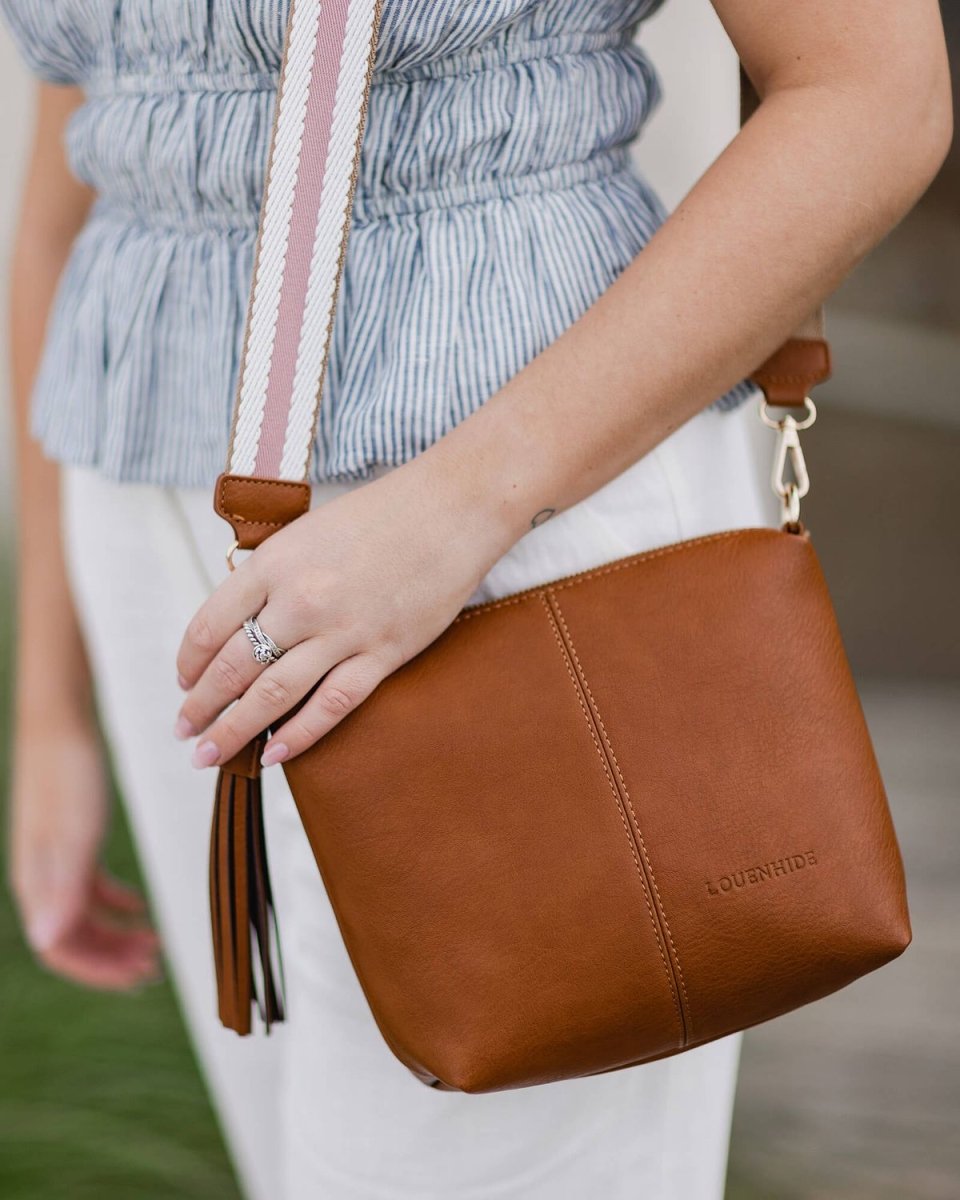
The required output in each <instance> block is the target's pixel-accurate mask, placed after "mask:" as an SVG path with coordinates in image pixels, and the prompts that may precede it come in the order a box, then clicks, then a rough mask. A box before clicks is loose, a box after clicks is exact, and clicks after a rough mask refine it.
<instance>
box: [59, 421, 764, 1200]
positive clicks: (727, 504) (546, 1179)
mask: <svg viewBox="0 0 960 1200" xmlns="http://www.w3.org/2000/svg"><path fill="white" fill-rule="evenodd" d="M756 421H757V417H756V413H755V410H754V408H753V406H752V405H746V406H744V408H742V409H740V410H738V411H737V412H734V413H728V414H720V413H716V412H709V411H708V412H704V413H702V414H700V415H699V416H697V417H695V418H694V419H693V420H692V421H690V422H689V423H688V424H687V425H685V426H684V427H683V428H681V429H680V430H678V431H677V432H676V433H675V434H673V435H672V436H671V437H670V438H669V439H668V440H667V441H666V442H665V443H663V444H662V445H661V446H660V447H658V448H657V449H656V450H654V451H653V452H652V453H651V454H649V455H647V456H646V457H645V458H644V459H642V460H641V461H640V462H639V463H637V464H636V465H635V466H633V467H632V468H630V469H629V470H628V471H626V472H625V473H624V474H623V475H621V476H620V477H618V478H617V479H615V480H614V481H613V482H612V483H610V484H609V485H607V486H606V487H604V488H602V489H601V490H600V491H599V492H597V493H596V494H594V495H593V496H591V497H590V498H589V499H587V500H585V501H583V502H582V503H580V504H578V505H576V506H575V507H574V508H572V509H570V510H568V511H566V512H564V513H561V514H560V515H558V516H557V517H555V518H554V519H553V520H551V521H549V522H547V523H546V524H545V525H543V526H541V527H540V528H538V529H536V530H534V531H532V532H530V533H529V534H527V535H526V537H524V538H523V539H522V540H521V541H520V542H519V543H518V544H517V545H516V547H515V548H514V549H512V550H511V551H510V552H509V553H508V554H507V555H506V556H505V557H504V558H503V559H502V560H501V561H500V562H499V563H497V565H496V566H495V567H494V568H493V570H492V571H491V572H490V574H489V576H488V577H487V578H486V579H485V580H484V583H483V585H482V587H481V589H480V592H479V593H478V595H477V597H476V599H487V598H493V597H498V596H500V595H503V594H505V593H508V592H511V591H515V590H518V589H521V588H525V587H528V586H530V585H532V584H535V583H538V582H543V581H546V580H548V579H550V578H555V577H557V576H561V575H565V574H568V573H571V572H574V571H579V570H582V569H586V568H589V567H593V566H595V565H598V564H600V563H603V562H606V561H609V560H611V559H615V558H618V557H621V556H623V555H627V554H631V553H634V552H637V551H640V550H646V549H648V548H650V547H652V546H655V545H660V544H665V543H668V542H672V541H676V540H680V539H683V538H687V537H693V536H696V535H699V534H704V533H708V532H712V531H715V530H720V529H725V528H732V527H735V526H744V525H756V524H766V523H768V522H769V518H770V513H769V505H768V504H767V503H766V502H765V500H764V490H765V486H764V484H763V482H762V479H763V475H764V474H765V472H764V470H763V468H762V466H761V465H760V463H759V462H758V443H757V440H756V437H755V436H754V433H753V428H754V423H755V422H756ZM64 475H65V479H64V521H65V530H66V542H67V546H68V557H69V566H70V572H71V580H72V586H73V588H74V591H75V596H76V600H77V603H78V608H79V611H80V614H81V620H82V622H83V626H84V629H85V634H86V637H87V640H88V643H89V650H90V654H91V660H92V663H93V667H94V672H95V676H96V680H97V686H98V695H99V702H100V707H101V714H102V718H103V722H104V726H105V730H106V734H107V738H108V741H109V743H110V745H111V748H112V752H113V755H114V760H115V766H116V769H117V773H118V777H119V780H120V784H121V788H122V790H123V793H124V796H125V801H126V805H127V808H128V812H129V818H130V822H131V825H132V828H133V833H134V837H135V839H136V843H137V846H138V849H139V854H140V859H141V862H142V865H143V869H144V872H145V875H146V879H147V883H148V886H149V890H150V894H151V896H152V900H153V906H154V913H155V916H156V919H157V922H158V924H159V926H160V930H161V933H162V935H163V938H164V944H165V947H166V953H167V957H168V963H169V967H170V971H171V972H172V975H173V978H174V980H175V983H176V986H177V988H178V990H179V994H180V998H181V1001H182V1005H183V1011H184V1014H185V1017H186V1021H187V1024H188V1027H189V1030H190V1033H191V1036H192V1038H193V1042H194V1045H195V1047H196V1051H197V1054H198V1057H199V1060H200V1063H201V1066H202V1069H203V1071H204V1074H205V1076H206V1079H207V1082H208V1084H209V1088H210V1092H211V1095H212V1097H213V1101H214V1104H215V1106H216V1109H217V1111H218V1113H219V1115H220V1119H221V1122H222V1127H223V1130H224V1133H225V1135H226V1139H227V1143H228V1145H229V1148H230V1151H231V1154H232V1156H233V1160H234V1162H235V1164H236V1167H237V1171H238V1175H239V1177H240V1180H241V1184H242V1187H243V1189H244V1191H245V1194H246V1195H247V1196H248V1197H249V1198H250V1200H599V1198H603V1200H719V1197H721V1196H722V1195H723V1181H724V1175H725V1169H726V1155H727V1143H728V1138H729V1127H730V1117H731V1110H732V1105H733V1094H734V1087H735V1081H736V1071H737V1060H738V1054H739V1048H740V1039H739V1037H733V1038H727V1039H725V1040H723V1041H720V1042H716V1043H714V1044H712V1045H710V1046H706V1047H702V1048H700V1049H697V1050H693V1051H691V1052H688V1053H686V1054H682V1055H680V1056H678V1057H675V1058H672V1059H667V1060H664V1061H662V1062H657V1063H652V1064H649V1065H646V1066H642V1067H636V1068H632V1069H630V1070H625V1071H618V1072H615V1073H613V1074H610V1075H604V1076H599V1077H597V1078H592V1079H584V1080H575V1081H571V1082H568V1083H554V1084H550V1085H547V1086H544V1087H537V1088H530V1089H525V1090H521V1091H514V1092H506V1093H500V1094H496V1095H484V1096H465V1095H459V1094H451V1093H445V1092H438V1091H435V1090H431V1089H428V1088H426V1087H424V1086H423V1085H422V1084H420V1083H418V1082H417V1081H416V1080H415V1079H414V1078H413V1076H412V1075H410V1074H408V1072H407V1071H406V1069H405V1068H404V1067H402V1066H401V1065H400V1064H399V1063H398V1062H397V1061H396V1060H394V1059H393V1057H392V1056H391V1055H390V1053H389V1051H388V1050H387V1048H386V1047H385V1046H384V1044H383V1042H382V1041H381V1038H380V1036H379V1033H378V1032H377V1030H376V1027H375V1026H374V1023H373V1019H372V1017H371V1016H370V1013H369V1010H368V1008H367V1006H366V1002H365V1000H364V998H363V995H362V993H361V992H360V989H359V987H358V985H357V982H356V980H355V978H354V975H353V971H352V969H351V967H350V964H349V961H348V959H347V956H346V953H345V951H344V949H343V946H342V944H341V940H340V936H339V933H338V931H337V928H336V924H335V922H334V919H333V916H332V914H331V910H330V906H329V904H328V901H327V899H326V895H325V893H324V890H323V887H322V885H321V883H320V880H319V877H318V874H317V871H316V867H315V865H314V861H313V857H312V854H311V852H310V849H309V846H308V844H307V841H306V838H305V836H304V835H303V833H302V830H301V828H300V824H299V821H298V818H297V816H296V812H295V809H294V806H293V802H292V799H291V797H290V794H289V792H288V790H287V788H286V784H285V782H284V778H283V775H282V773H281V771H280V770H279V769H277V768H274V769H273V770H270V771H267V772H266V778H265V781H264V790H265V808H266V818H267V836H268V851H269V857H270V862H271V871H272V875H273V880H274V884H275V891H276V899H277V909H278V917H279V922H280V930H281V940H282V946H283V956H284V970H285V976H286V986H287V997H288V1007H289V1013H288V1022H287V1023H286V1024H284V1025H282V1026H280V1027H279V1028H278V1029H276V1030H275V1031H274V1033H273V1034H272V1035H271V1036H270V1037H269V1038H265V1037H263V1036H262V1035H261V1036H254V1037H251V1038H247V1039H239V1038H237V1037H236V1036H235V1035H234V1034H231V1033H227V1032H226V1031H224V1030H223V1029H221V1028H220V1026H219V1025H218V1023H217V1020H216V1015H215V999H214V993H215V988H214V977H213V970H212V956H211V950H210V945H209V936H210V935H209V928H208V900H207V878H206V875H207V838H208V822H209V817H210V809H211V800H212V791H213V783H214V778H213V773H212V772H197V771H194V770H193V768H191V766H190V765H189V762H188V754H189V751H188V749H187V748H186V747H184V746H182V745H180V744H178V743H176V742H175V741H174V740H173V736H172V727H173V722H174V718H175V716H176V713H177V709H178V706H179V703H180V700H181V693H180V691H179V688H178V687H177V683H176V671H175V667H174V658H175V654H176V650H177V647H178V645H179V642H180V638H181V636H182V634H183V630H184V628H185V626H186V624H187V621H188V620H189V618H190V617H191V616H192V615H193V613H194V612H195V611H196V609H197V608H198V607H199V605H200V604H201V602H202V601H203V599H204V597H205V596H206V595H207V594H208V593H209V591H210V590H211V588H212V587H213V586H215V584H216V581H217V580H218V579H220V578H221V577H222V576H223V574H224V572H225V567H224V563H223V554H224V549H225V547H226V545H227V542H228V540H229V531H228V529H227V527H226V525H224V524H223V522H222V521H221V520H220V519H219V518H218V517H217V516H215V514H214V513H213V510H212V508H211V499H210V495H208V493H207V492H206V491H199V490H192V489H191V490H186V489H165V488H159V487H153V486H146V485H136V484H116V483H112V482H108V481H106V480H104V479H102V478H100V477H99V476H98V475H97V474H96V473H95V472H94V471H91V470H89V469H86V468H67V469H66V470H65V472H64ZM347 486H351V485H343V484H324V485H321V486H319V487H317V488H316V489H315V503H316V504H323V503H324V502H325V501H327V500H328V499H330V498H331V497H333V496H334V495H336V494H337V493H339V492H341V491H342V490H343V489H344V487H347ZM638 632H639V633H640V634H642V630H641V631H638ZM383 799H384V803H385V804H389V802H390V798H389V796H384V798H383Z"/></svg>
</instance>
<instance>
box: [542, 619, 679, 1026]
mask: <svg viewBox="0 0 960 1200" xmlns="http://www.w3.org/2000/svg"><path fill="white" fill-rule="evenodd" d="M553 608H554V612H555V613H556V617H557V620H558V621H559V622H560V627H561V629H562V630H563V633H564V636H565V638H566V642H567V645H568V646H569V648H570V654H571V656H572V658H573V663H574V666H575V667H576V669H577V674H578V676H579V677H580V682H581V684H582V685H583V689H584V691H585V692H586V693H587V699H588V700H589V702H590V707H591V709H592V711H593V715H594V717H595V718H596V721H597V724H598V725H599V726H600V733H601V735H602V737H603V741H604V744H605V746H606V748H607V753H608V754H609V756H610V761H611V762H612V763H613V768H614V770H615V771H616V773H617V778H618V779H619V780H620V787H621V788H622V789H623V795H624V797H625V799H626V802H627V808H628V809H629V810H630V815H631V816H632V817H633V826H634V829H635V830H636V834H637V841H638V843H639V845H640V853H641V854H642V855H643V861H644V862H645V863H646V866H647V871H648V872H649V874H650V882H651V884H652V886H653V893H654V895H655V896H656V898H657V909H658V911H659V913H660V919H661V920H662V921H663V928H664V930H665V931H666V936H667V943H668V945H669V947H670V951H671V955H672V957H673V961H674V964H675V966H676V968H677V977H678V979H679V981H680V991H681V992H682V994H683V1003H684V1008H685V1009H686V1013H687V1025H689V1026H690V1027H692V1025H693V1014H692V1013H691V1011H690V997H689V995H688V994H687V985H686V983H685V981H684V978H683V967H681V965H680V955H679V954H678V953H677V947H676V943H675V942H674V940H673V934H672V933H671V931H670V922H669V921H668V920H667V913H666V909H665V908H664V904H663V898H662V897H661V895H660V888H659V887H658V886H657V877H656V874H655V873H654V870H653V864H652V863H651V862H650V855H649V854H648V853H647V846H646V843H645V842H644V840H643V832H642V831H641V829H640V822H639V820H638V819H637V813H636V809H635V808H634V807H633V801H632V800H631V799H630V791H629V789H628V788H627V784H626V780H625V779H624V778H623V772H622V771H621V770H620V763H619V762H618V761H617V756H616V754H615V753H614V750H613V746H612V745H611V742H610V735H609V734H608V733H607V729H606V726H605V725H604V723H603V717H602V716H601V715H600V708H599V705H598V704H597V702H596V700H595V698H594V695H593V692H592V691H591V690H590V684H589V683H588V682H587V677H586V674H585V673H584V670H583V666H582V664H581V662H580V659H579V657H578V655H577V648H576V646H574V644H573V637H572V635H571V633H570V629H569V627H568V626H567V622H566V620H565V618H564V615H563V612H562V610H561V608H560V605H559V603H558V602H557V600H556V598H555V597H554V598H553ZM684 1032H685V1034H686V1033H687V1030H686V1027H685V1029H684ZM686 1040H689V1036H688V1037H687V1039H686Z"/></svg>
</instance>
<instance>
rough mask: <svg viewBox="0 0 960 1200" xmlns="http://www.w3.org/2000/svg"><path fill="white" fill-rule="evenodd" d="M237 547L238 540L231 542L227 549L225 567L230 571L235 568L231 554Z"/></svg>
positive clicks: (233, 553) (238, 547) (238, 544)
mask: <svg viewBox="0 0 960 1200" xmlns="http://www.w3.org/2000/svg"><path fill="white" fill-rule="evenodd" d="M239 549H240V543H239V542H238V541H234V542H231V544H230V548H229V550H227V569H228V570H230V571H235V570H236V569H237V564H236V563H235V562H234V561H233V556H234V555H235V554H236V552H237V551H238V550H239Z"/></svg>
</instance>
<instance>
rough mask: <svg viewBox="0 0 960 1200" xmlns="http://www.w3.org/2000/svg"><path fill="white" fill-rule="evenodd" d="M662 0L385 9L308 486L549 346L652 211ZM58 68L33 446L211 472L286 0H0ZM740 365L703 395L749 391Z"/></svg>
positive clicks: (171, 472)
mask: <svg viewBox="0 0 960 1200" xmlns="http://www.w3.org/2000/svg"><path fill="white" fill-rule="evenodd" d="M660 2H661V0H416V2H414V0H384V4H383V23H382V31H381V39H380V45H379V50H378V56H377V65H376V70H375V74H374V86H373V95H372V99H371V107H370V113H369V118H368V122H367V135H366V142H365V145H364V150H363V161H362V164H361V178H360V182H359V187H358V192H357V199H356V207H355V216H354V227H353V233H352V236H351V240H350V246H349V252H348V257H347V264H346V270H345V274H344V280H343V287H342V292H341V301H340V308H339V311H338V314H337V319H336V324H335V329H334V338H333V345H332V349H331V360H330V365H329V370H328V373H327V378H326V384H325V389H324V395H323V402H322V405H321V416H320V428H319V432H318V439H317V446H316V452H315V455H314V461H313V465H312V470H311V478H313V479H316V480H319V479H333V478H363V477H364V476H365V475H366V474H368V473H369V470H370V469H371V468H372V467H373V466H374V465H375V464H397V463H400V462H403V461H405V460H407V459H408V458H410V457H412V456H413V455H415V454H417V453H418V452H419V451H421V450H422V449H424V448H425V447H426V446H428V445H429V444H430V443H431V442H433V441H434V440H436V439H437V438H439V437H440V436H441V435H443V434H444V433H445V432H446V431H447V430H449V429H450V428H451V427H452V426H453V425H454V424H456V422H458V421H459V420H461V419H462V418H464V417H465V416H467V415H468V414H469V413H470V412H472V411H473V410H474V409H476V408H477V407H479V406H480V405H481V404H482V403H483V402H484V400H485V399H486V398H487V397H488V396H490V395H491V394H492V393H493V392H494V391H496V390H497V389H498V388H499V387H500V386H501V385H502V384H504V383H505V382H506V381H507V380H508V379H509V378H510V377H511V376H512V375H514V374H515V373H516V372H517V371H519V370H520V369H521V368H522V367H523V366H524V364H525V363H527V362H528V361H529V360H530V359H531V358H533V357H534V356H535V355H536V354H538V353H539V352H540V351H541V350H542V349H543V348H544V347H546V346H547V345H548V344H549V343H550V342H551V341H553V340H554V339H555V338H557V337H558V336H559V335H560V334H561V333H562V332H563V330H564V329H565V328H566V327H567V326H569V325H570V324H571V323H572V322H573V321H575V320H576V319H577V317H578V316H580V315H581V313H583V311H584V310H585V309H586V308H588V307H589V306H590V304H592V303H593V301H594V300H595V299H596V298H597V297H598V296H599V295H600V294H601V293H602V292H603V291H604V290H605V289H606V288H607V287H609V285H610V284H611V283H612V282H613V280H614V279H615V278H616V276H617V275H618V274H619V273H620V272H621V271H622V270H623V269H624V268H625V267H626V266H627V264H628V263H629V262H630V261H631V259H633V258H634V256H635V255H636V254H637V253H638V251H640V250H641V249H642V247H643V246H644V245H645V243H646V242H647V241H648V240H649V238H650V236H651V235H652V233H653V232H654V230H655V229H656V228H657V226H658V225H659V224H660V223H661V222H662V221H663V219H664V217H665V215H666V214H665V212H664V209H663V206H662V204H661V203H660V201H659V200H658V198H657V197H656V196H655V195H654V194H653V193H652V191H651V190H650V188H649V187H648V186H647V184H646V183H645V182H644V180H643V179H642V177H641V176H640V175H638V173H637V172H636V170H635V169H634V168H633V167H632V166H631V164H630V162H629V157H628V147H629V144H630V142H631V141H632V140H633V139H634V138H635V137H636V135H637V134H638V132H639V131H640V129H641V128H642V126H643V124H644V122H645V121H646V119H647V117H648V115H649V114H650V111H651V109H652V108H653V106H654V105H655V104H656V102H657V100H658V97H659V86H658V82H657V78H656V75H655V73H654V71H653V70H652V68H651V66H650V63H649V62H648V60H647V58H646V57H645V55H644V53H643V52H642V51H641V50H640V49H639V48H638V47H637V46H636V45H635V44H633V35H634V33H635V31H636V28H637V26H638V24H639V23H640V22H641V21H642V20H643V19H644V18H645V17H647V16H648V15H649V14H650V13H651V12H652V11H653V10H654V9H655V8H657V7H658V5H659V3H660ZM0 7H2V8H3V10H4V12H5V14H6V17H7V20H8V22H9V24H10V26H11V28H12V30H13V32H14V34H15V36H16V37H17V40H18V42H19V43H20V45H21V47H22V50H23V52H24V54H25V55H26V57H27V59H28V60H29V62H30V64H31V66H32V67H33V68H34V70H35V71H36V72H37V73H38V74H39V75H40V76H41V77H43V78H45V79H47V80H52V81H58V82H64V83H76V84H79V85H80V86H81V87H82V88H83V90H84V92H85V96H86V101H85V103H84V104H83V105H82V106H81V107H80V108H79V109H78V110H77V112H76V113H75V115H74V116H73V118H72V120H71V122H70V125H69V130H68V134H67V141H68V151H69V156H70V161H71V163H72V166H73V169H74V170H75V172H76V173H77V175H78V176H79V177H80V178H81V179H83V180H84V181H86V182H87V183H89V184H91V185H92V186H93V187H94V188H95V189H96V191H97V193H98V196H99V199H98V202H97V204H96V205H95V208H94V211H93V213H92V215H91V217H90V220H89V222H88V224H87V226H86V228H85V229H84V230H83V232H82V233H81V234H80V236H79V238H78V239H77V242H76V245H75V247H74V249H73V252H72V255H71V257H70V260H69V263H68V266H67V268H66V271H65V274H64V277H63V280H62V282H61V286H60V290H59V294H58V298H57V302H56V306H55V310H54V313H53V315H52V318H51V323H50V327H49V331H48V336H47V345H46V351H45V355H44V358H43V362H42V366H41V369H40V374H39V378H38V381H37V386H36V391H35V395H34V398H33V427H34V432H35V433H36V434H37V436H38V437H39V438H40V439H41V440H42V442H43V445H44V447H45V449H46V451H47V453H48V454H49V455H50V456H51V457H53V458H56V459H60V460H62V461H66V462H71V463H80V464H87V465H94V466H96V467H97V468H98V469H99V470H100V471H102V472H103V473H104V474H105V475H107V476H109V477H111V478H114V479H124V480H137V481H144V482H153V483H161V484H172V485H183V486H193V485H196V486H210V485H211V484H212V482H213V480H214V479H215V477H216V475H217V473H218V472H219V471H220V470H221V469H222V468H223V464H224V458H225V453H226V445H227V439H228V434H229V428H230V418H231V410H232V404H233V391H234V387H235V379H236V373H237V368H238V361H239V351H240V340H241V336H242V332H243V324H244V316H245V309H246V303H247V294H248V290H249V283H250V277H251V271H252V262H253V249H254V240H255V235H256V225H257V214H258V208H259V202H260V197H261V192H262V188H263V182H264V172H265V164H266V157H267V146H268V139H269V135H270V127H271V116H272V113H271V110H272V106H273V102H274V96H275V88H276V82H277V75H278V70H279V65H280V56H281V49H282V44H283V32H284V26H285V22H286V17H287V7H288V3H287V0H175V2H174V0H0ZM753 390H754V389H753V388H752V385H750V384H749V383H747V382H746V381H744V382H743V383H741V384H739V385H738V386H737V387H736V388H734V389H733V390H732V391H731V392H729V393H727V394H726V395H725V396H724V397H722V398H720V400H718V401H717V403H718V405H720V406H721V407H732V406H733V405H735V404H736V403H737V402H738V401H740V400H742V399H744V398H745V397H746V396H747V395H749V394H751V393H752V392H753Z"/></svg>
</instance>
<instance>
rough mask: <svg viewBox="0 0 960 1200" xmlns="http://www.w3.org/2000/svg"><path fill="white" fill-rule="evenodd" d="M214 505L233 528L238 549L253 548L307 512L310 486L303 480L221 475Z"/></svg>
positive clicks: (215, 491)
mask: <svg viewBox="0 0 960 1200" xmlns="http://www.w3.org/2000/svg"><path fill="white" fill-rule="evenodd" d="M213 507H214V509H215V510H216V512H217V513H218V514H219V515H220V516H221V517H223V519H224V520H225V521H227V522H228V523H229V524H230V526H231V528H232V529H233V532H234V536H235V537H236V539H237V544H238V547H239V549H241V550H254V549H256V547H257V546H259V545H260V543H261V542H265V541H266V540H267V538H268V537H269V536H270V534H271V533H276V532H277V530H278V529H282V528H283V527H284V525H289V524H290V522H291V521H295V520H296V519H297V517H302V516H303V515H304V514H305V513H307V512H309V511H310V485H309V484H308V483H306V482H305V481H294V480H286V479H255V478H253V477H252V476H250V475H221V476H220V477H219V478H218V479H217V486H216V488H215V489H214V499H213Z"/></svg>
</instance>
